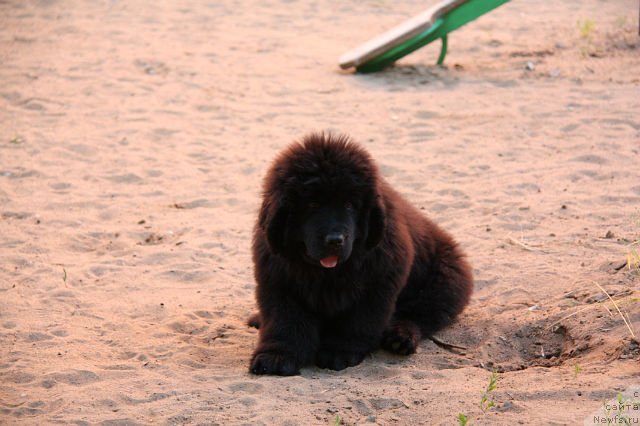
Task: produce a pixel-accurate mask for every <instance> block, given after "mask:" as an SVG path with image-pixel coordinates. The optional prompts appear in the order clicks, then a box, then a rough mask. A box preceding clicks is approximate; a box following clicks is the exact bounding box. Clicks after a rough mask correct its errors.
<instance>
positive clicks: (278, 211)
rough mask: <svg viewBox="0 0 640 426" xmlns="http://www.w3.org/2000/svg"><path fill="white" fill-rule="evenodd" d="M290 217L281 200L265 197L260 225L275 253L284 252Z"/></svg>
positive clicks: (260, 215)
mask: <svg viewBox="0 0 640 426" xmlns="http://www.w3.org/2000/svg"><path fill="white" fill-rule="evenodd" d="M288 217H289V213H288V211H287V209H286V208H285V206H284V203H283V202H282V201H281V200H278V199H276V198H275V197H265V199H264V200H263V202H262V207H261V208H260V213H259V215H258V224H259V225H260V228H262V230H263V231H264V232H265V234H266V236H267V241H268V242H269V246H270V247H271V250H273V251H274V252H275V253H283V252H284V241H285V237H286V235H285V234H286V229H287V227H286V225H287V221H288Z"/></svg>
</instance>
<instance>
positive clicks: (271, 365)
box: [249, 351, 300, 376]
mask: <svg viewBox="0 0 640 426" xmlns="http://www.w3.org/2000/svg"><path fill="white" fill-rule="evenodd" d="M249 371H250V372H251V373H253V374H271V375H277V376H294V375H296V374H299V373H300V366H299V365H298V362H297V361H296V358H295V356H294V355H293V354H291V353H287V352H281V351H263V352H261V351H257V352H256V353H254V354H253V358H252V359H251V366H250V367H249Z"/></svg>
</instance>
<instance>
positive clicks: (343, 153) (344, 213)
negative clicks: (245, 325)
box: [258, 134, 385, 268]
mask: <svg viewBox="0 0 640 426" xmlns="http://www.w3.org/2000/svg"><path fill="white" fill-rule="evenodd" d="M378 185H379V182H378V170H377V168H376V166H375V164H374V163H373V160H372V159H371V157H370V156H369V154H368V153H367V152H366V151H365V150H364V149H362V148H361V147H359V146H358V145H356V144H355V143H354V142H352V141H351V140H350V139H349V138H348V137H347V136H333V135H325V134H311V135H308V136H306V137H305V138H303V140H302V141H301V143H296V144H294V145H292V146H290V147H289V148H288V149H287V150H285V151H284V152H283V153H281V154H280V156H278V157H277V158H276V160H275V161H274V163H273V164H272V167H271V169H270V170H269V173H268V174H267V177H266V179H265V188H264V198H263V203H262V208H261V209H260V214H259V218H258V225H259V227H260V228H261V229H262V230H263V231H264V232H265V233H266V236H267V240H268V242H269V246H270V247H271V250H272V251H274V252H276V253H279V254H281V255H283V256H286V257H288V258H290V259H302V260H304V261H306V262H308V263H311V264H314V265H317V266H319V267H324V268H334V267H336V266H338V265H340V264H342V263H345V262H347V261H348V260H349V258H350V257H351V254H352V252H353V250H354V248H356V247H357V248H359V249H360V248H362V249H364V250H368V249H371V248H373V247H375V246H376V245H378V244H379V242H380V240H381V239H382V237H383V233H384V228H385V208H384V204H383V200H382V198H381V197H380V194H379V189H378Z"/></svg>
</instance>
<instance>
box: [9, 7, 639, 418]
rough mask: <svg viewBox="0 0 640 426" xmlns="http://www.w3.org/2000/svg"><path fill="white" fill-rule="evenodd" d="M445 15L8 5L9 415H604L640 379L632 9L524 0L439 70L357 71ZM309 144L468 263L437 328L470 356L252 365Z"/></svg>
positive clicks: (406, 63)
mask: <svg viewBox="0 0 640 426" xmlns="http://www.w3.org/2000/svg"><path fill="white" fill-rule="evenodd" d="M426 7H428V4H425V3H424V2H418V1H400V2H388V1H367V2H356V1H349V2H330V1H325V0H321V1H317V2H292V1H272V0H266V1H261V2H235V1H230V0H222V1H216V2H213V1H209V2H204V1H202V2H198V1H194V2H184V3H183V2H168V1H167V2H158V4H156V3H155V2H139V1H131V2H119V1H106V0H105V1H92V2H79V1H71V0H70V1H64V0H60V1H56V0H40V1H20V0H9V1H2V2H0V24H1V28H2V29H1V30H0V423H1V424H27V425H31V424H33V425H41V424H78V425H86V424H102V425H151V424H167V425H179V424H189V425H191V424H193V425H196V424H221V425H239V424H247V425H261V424H264V425H285V424H286V425H312V424H318V425H327V424H337V423H340V422H342V423H343V424H367V423H371V424H373V423H377V424H383V425H388V424H398V425H432V424H457V423H458V419H457V417H458V414H459V413H463V414H464V415H466V416H467V417H468V418H469V421H470V423H473V424H582V423H583V421H584V420H585V419H587V423H585V424H593V416H591V414H592V413H594V412H596V411H597V410H598V409H600V408H601V407H602V402H603V401H604V400H610V399H612V398H615V397H616V395H617V394H618V392H621V391H623V390H625V389H628V388H629V387H630V386H632V385H640V368H639V361H640V349H639V346H638V341H637V340H635V339H634V338H633V337H632V334H631V331H630V330H629V329H628V327H627V326H626V325H625V322H624V321H623V319H622V316H621V315H620V314H618V312H617V311H616V309H615V307H614V306H613V304H612V303H610V302H609V303H605V302H606V301H607V300H608V299H607V296H606V295H604V293H603V292H602V291H601V290H600V289H599V287H598V285H599V286H601V287H602V288H603V289H605V290H606V291H607V292H608V293H609V294H610V295H611V296H612V297H613V298H614V299H615V300H618V302H617V303H618V304H619V305H620V308H621V310H622V311H623V313H624V315H625V318H627V320H628V321H629V323H630V325H631V326H632V327H635V328H634V329H633V330H634V331H635V335H636V336H637V335H638V334H639V333H640V306H639V304H638V303H637V298H638V297H639V295H640V291H639V289H638V284H639V283H640V278H639V274H638V273H634V272H633V270H629V269H628V268H627V267H626V264H625V263H626V259H627V254H628V252H629V250H630V244H631V243H632V242H633V241H636V240H638V239H640V222H639V220H638V218H639V214H640V114H639V111H640V39H639V37H638V3H637V2H636V1H632V0H610V1H602V0H584V1H578V0H567V1H562V2H536V1H533V0H518V1H513V2H510V3H507V4H506V5H504V6H501V7H500V8H498V9H496V10H495V11H494V12H492V13H490V14H488V15H486V16H484V17H482V18H481V19H480V20H478V21H476V22H473V23H472V24H470V25H468V26H466V27H464V28H463V29H461V30H459V31H456V32H455V33H454V34H452V36H451V37H450V40H449V45H450V51H449V55H448V57H447V59H446V62H445V65H446V66H445V67H437V66H435V65H433V64H434V63H435V60H436V58H437V53H438V46H433V47H428V48H425V49H422V50H420V51H418V52H416V53H415V54H413V55H410V56H408V57H406V58H404V59H403V60H401V61H400V62H399V63H398V64H397V66H396V67H394V68H391V69H388V70H386V71H384V72H381V73H377V74H371V75H354V74H352V73H349V72H343V71H340V70H339V69H338V67H337V58H338V57H339V56H340V55H341V54H342V53H344V52H345V51H346V50H348V49H350V48H352V47H354V46H355V45H357V44H359V43H361V42H363V41H365V40H366V39H367V38H369V37H372V36H374V35H376V34H378V33H380V32H382V31H384V30H386V29H388V28H389V27H391V26H393V25H396V24H397V23H399V22H401V21H402V20H404V19H406V18H408V17H410V16H412V15H414V14H416V13H419V12H420V11H421V10H423V9H424V8H426ZM312 130H332V131H339V132H348V133H349V134H351V135H352V136H353V137H354V138H355V139H356V140H358V141H360V142H361V143H362V144H363V145H364V146H365V147H366V148H367V149H368V150H369V151H370V152H371V153H372V154H373V156H374V157H375V158H376V159H377V160H378V162H379V164H380V167H381V170H382V172H383V174H384V175H385V176H386V177H387V179H388V180H389V181H390V182H391V183H392V184H393V185H394V186H395V187H396V188H397V189H398V190H399V191H400V192H402V193H403V194H405V195H406V197H407V198H408V199H410V200H411V201H412V202H413V203H415V204H416V205H418V206H420V207H421V208H423V209H424V211H425V213H426V214H428V215H430V216H431V217H433V218H434V219H435V220H436V221H437V222H438V223H439V224H441V225H442V226H443V227H445V228H446V229H447V230H448V231H450V232H451V233H452V234H453V235H454V236H455V237H456V238H457V240H458V241H459V242H460V244H461V245H462V246H463V247H464V249H465V250H466V251H467V252H468V254H469V258H470V261H471V263H472V264H473V266H474V274H475V278H476V282H475V286H476V290H475V294H474V297H473V301H472V303H471V305H470V306H469V308H468V309H467V310H466V311H465V313H464V314H463V315H462V317H461V318H460V320H459V321H458V322H457V323H456V324H455V325H454V326H452V327H450V328H448V329H446V330H444V331H442V332H441V333H439V334H438V336H437V337H438V339H439V340H441V341H443V342H447V343H450V344H453V345H456V346H460V347H462V348H455V347H442V346H438V345H436V344H435V343H433V342H432V341H429V340H426V341H424V342H423V343H422V344H421V346H420V348H419V352H418V353H417V354H416V355H413V356H410V357H407V358H404V357H397V356H392V355H390V354H387V353H385V352H382V351H379V352H376V353H374V354H372V355H371V356H370V357H368V358H367V359H366V360H365V361H364V362H363V363H362V364H361V365H359V366H357V367H353V368H349V369H347V370H344V371H340V372H333V371H327V370H321V369H318V368H315V367H310V368H305V369H303V370H302V374H301V375H300V376H297V377H289V378H278V377H255V376H252V375H250V374H248V362H249V359H250V356H251V353H252V351H253V349H254V347H255V345H256V341H257V332H256V331H255V330H253V329H250V328H248V327H247V326H246V325H245V320H246V318H247V317H248V315H250V314H251V313H252V312H253V311H254V310H255V301H254V296H253V292H254V288H255V283H254V281H253V275H252V264H251V258H250V240H251V228H252V226H253V222H254V219H255V215H256V212H257V207H258V203H259V199H260V181H261V179H262V176H263V175H264V172H265V170H266V168H267V166H268V164H269V162H270V161H271V159H272V158H273V157H274V155H275V154H276V153H277V152H278V151H279V150H280V149H282V148H283V147H284V146H286V145H287V144H289V143H290V142H291V141H293V140H295V139H296V138H299V137H300V136H302V135H303V134H305V133H307V132H309V131H312ZM491 371H496V372H499V380H498V383H497V389H496V390H495V391H493V392H489V395H488V400H489V401H490V400H493V401H494V403H495V406H493V407H491V408H489V409H488V410H487V411H486V413H485V412H483V411H482V410H481V408H480V403H481V396H482V394H483V391H484V390H485V388H486V387H487V385H488V383H489V377H490V375H491ZM614 414H615V413H614ZM635 414H638V412H637V411H636V413H635Z"/></svg>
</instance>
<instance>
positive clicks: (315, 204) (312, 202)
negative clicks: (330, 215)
mask: <svg viewBox="0 0 640 426" xmlns="http://www.w3.org/2000/svg"><path fill="white" fill-rule="evenodd" d="M307 207H309V208H310V209H317V208H318V207H320V204H318V203H316V202H315V201H311V202H309V203H307Z"/></svg>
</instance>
